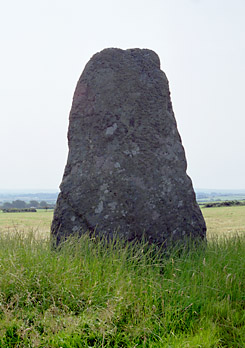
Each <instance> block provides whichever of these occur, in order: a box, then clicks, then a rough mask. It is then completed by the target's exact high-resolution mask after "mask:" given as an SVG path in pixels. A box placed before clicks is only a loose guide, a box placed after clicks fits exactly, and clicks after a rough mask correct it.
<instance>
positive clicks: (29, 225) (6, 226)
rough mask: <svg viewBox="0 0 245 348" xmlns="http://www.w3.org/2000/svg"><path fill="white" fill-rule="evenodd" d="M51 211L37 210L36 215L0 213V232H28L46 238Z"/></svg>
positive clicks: (51, 215)
mask: <svg viewBox="0 0 245 348" xmlns="http://www.w3.org/2000/svg"><path fill="white" fill-rule="evenodd" d="M52 217H53V210H51V211H50V210H48V211H46V210H45V209H39V210H38V211H37V212H36V213H2V212H1V211H0V232H8V231H9V232H11V231H13V232H14V231H17V230H18V231H30V230H32V231H33V232H37V233H39V234H40V235H43V236H48V234H49V231H50V225H51V221H52Z"/></svg>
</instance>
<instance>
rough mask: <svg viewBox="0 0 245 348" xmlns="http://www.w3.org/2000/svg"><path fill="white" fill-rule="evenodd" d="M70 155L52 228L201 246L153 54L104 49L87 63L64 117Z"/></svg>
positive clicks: (201, 227) (56, 236)
mask: <svg viewBox="0 0 245 348" xmlns="http://www.w3.org/2000/svg"><path fill="white" fill-rule="evenodd" d="M68 145H69V154H68V159H67V164H66V167H65V171H64V175H63V179H62V182H61V185H60V194H59V196H58V200H57V204H56V208H55V212H54V218H53V222H52V227H51V237H52V240H53V241H54V242H55V243H56V244H58V243H59V242H60V241H61V240H62V239H63V238H66V237H67V236H69V235H72V234H77V233H78V234H82V233H86V232H88V231H91V232H94V231H95V233H101V234H103V235H105V236H106V237H107V238H112V237H113V236H114V234H115V233H117V235H118V236H119V237H120V238H122V239H125V240H127V241H131V240H135V239H141V238H142V237H143V236H144V239H146V240H147V241H149V242H150V243H156V244H162V243H167V242H168V241H179V240H183V239H184V238H185V237H193V238H200V239H204V238H205V235H206V226H205V221H204V219H203V216H202V213H201V211H200V209H199V206H198V204H197V202H196V197H195V193H194V190H193V186H192V182H191V179H190V178H189V177H188V175H187V174H186V167H187V164H186V158H185V152H184V148H183V145H182V142H181V138H180V135H179V133H178V130H177V125H176V120H175V116H174V112H173V109H172V103H171V99H170V92H169V84H168V80H167V77H166V75H165V74H164V72H163V71H162V70H161V69H160V61H159V57H158V56H157V54H156V53H155V52H153V51H151V50H148V49H138V48H136V49H127V50H122V49H117V48H108V49H105V50H103V51H101V52H99V53H97V54H95V55H94V56H93V57H92V58H91V59H90V61H89V62H88V63H87V65H86V67H85V69H84V71H83V73H82V75H81V77H80V79H79V81H78V83H77V86H76V89H75V93H74V97H73V103H72V108H71V112H70V116H69V130H68Z"/></svg>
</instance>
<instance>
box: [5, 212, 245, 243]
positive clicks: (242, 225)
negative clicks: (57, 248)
mask: <svg viewBox="0 0 245 348" xmlns="http://www.w3.org/2000/svg"><path fill="white" fill-rule="evenodd" d="M202 213H203V215H204V218H205V221H206V224H207V230H208V232H207V236H208V238H211V237H217V236H231V235H236V234H243V233H245V206H235V207H220V208H202ZM52 217H53V211H52V210H51V211H50V210H48V211H46V210H44V209H43V210H42V209H39V210H38V211H37V213H2V212H1V211H0V232H6V231H7V232H11V231H12V232H15V231H27V232H29V231H30V230H31V231H34V232H35V233H36V234H39V235H41V236H49V232H50V225H51V221H52Z"/></svg>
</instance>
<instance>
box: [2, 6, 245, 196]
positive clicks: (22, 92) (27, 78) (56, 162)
mask: <svg viewBox="0 0 245 348" xmlns="http://www.w3.org/2000/svg"><path fill="white" fill-rule="evenodd" d="M244 18H245V1H244V0H120V1H119V0H103V1H101V0H87V1H84V0H21V1H19V0H9V1H2V2H1V6H0V32H1V35H0V38H1V39H0V45H1V46H0V48H1V64H0V76H1V78H0V95H1V99H0V114H1V123H0V125H1V128H0V158H1V167H0V189H13V190H14V189H19V190H21V189H58V186H59V184H60V182H61V178H62V175H63V171H64V167H65V163H66V158H67V151H68V149H67V139H66V134H67V128H68V115H69V111H70V107H71V102H72V97H73V92H74V89H75V86H76V82H77V80H78V78H79V76H80V75H81V73H82V70H83V68H84V66H85V64H86V63H87V61H88V60H89V59H90V57H91V56H92V55H93V54H94V53H96V52H98V51H100V50H102V49H103V48H106V47H119V48H123V49H126V48H134V47H140V48H150V49H153V50H154V51H156V53H157V54H158V55H159V57H160V59H161V68H162V70H163V71H164V72H165V73H166V74H167V77H168V79H169V83H170V89H171V95H172V102H173V108H174V112H175V117H176V120H177V124H178V129H179V132H180V135H181V137H182V141H183V145H184V147H185V151H186V156H187V161H188V174H189V175H190V176H191V178H192V180H193V184H194V186H195V187H196V188H213V189H221V188H223V189H245V161H244V148H245V136H244V128H245V103H244V83H245V82H244V81H245V38H244V34H245V20H244Z"/></svg>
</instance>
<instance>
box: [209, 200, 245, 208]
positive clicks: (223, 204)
mask: <svg viewBox="0 0 245 348" xmlns="http://www.w3.org/2000/svg"><path fill="white" fill-rule="evenodd" d="M236 205H245V200H243V201H224V202H212V203H207V204H205V205H204V206H203V207H204V208H213V207H232V206H236Z"/></svg>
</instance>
